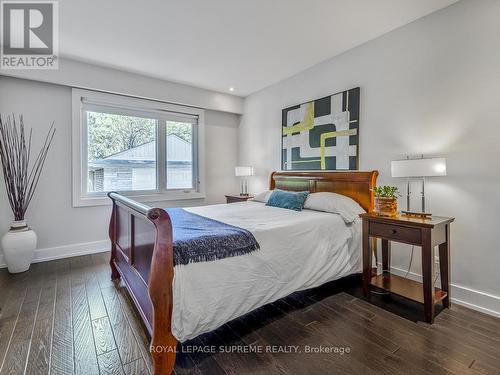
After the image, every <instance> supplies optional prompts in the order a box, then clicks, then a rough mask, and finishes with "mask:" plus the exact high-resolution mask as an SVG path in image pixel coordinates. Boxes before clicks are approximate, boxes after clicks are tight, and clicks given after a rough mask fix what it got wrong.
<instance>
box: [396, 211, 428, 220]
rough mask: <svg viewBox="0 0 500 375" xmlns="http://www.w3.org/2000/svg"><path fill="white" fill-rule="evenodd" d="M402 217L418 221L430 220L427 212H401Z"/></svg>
mask: <svg viewBox="0 0 500 375" xmlns="http://www.w3.org/2000/svg"><path fill="white" fill-rule="evenodd" d="M401 213H402V214H403V215H404V216H410V217H416V218H420V219H430V218H431V216H432V214H431V213H429V212H414V211H401Z"/></svg>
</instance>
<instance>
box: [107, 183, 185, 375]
mask: <svg viewBox="0 0 500 375" xmlns="http://www.w3.org/2000/svg"><path fill="white" fill-rule="evenodd" d="M108 196H109V198H111V200H112V201H113V211H112V214H111V221H110V225H109V237H110V240H111V260H110V266H111V278H112V280H116V281H118V280H119V279H121V281H123V282H124V284H125V286H126V287H127V289H128V291H129V295H130V297H131V298H132V300H133V302H134V304H135V306H136V308H137V310H138V312H139V314H140V315H141V318H142V320H143V322H144V324H145V326H146V329H147V330H148V332H149V334H150V336H151V346H150V353H151V357H152V360H153V366H154V369H153V372H154V374H155V375H160V374H170V373H172V371H173V368H174V365H175V352H176V347H177V340H176V338H175V337H174V336H173V335H172V329H171V321H172V307H173V295H172V281H173V276H174V263H173V248H172V224H171V222H170V217H169V216H168V213H167V212H166V211H165V210H163V209H161V208H150V207H148V206H146V205H143V204H141V203H138V202H135V201H133V200H131V199H129V198H127V197H124V196H122V195H120V194H117V193H109V194H108Z"/></svg>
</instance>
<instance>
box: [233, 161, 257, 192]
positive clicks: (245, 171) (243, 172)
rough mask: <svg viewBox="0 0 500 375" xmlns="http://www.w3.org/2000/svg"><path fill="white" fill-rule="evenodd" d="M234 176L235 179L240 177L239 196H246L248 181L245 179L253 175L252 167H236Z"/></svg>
mask: <svg viewBox="0 0 500 375" xmlns="http://www.w3.org/2000/svg"><path fill="white" fill-rule="evenodd" d="M234 175H235V176H236V177H241V180H240V195H242V196H246V195H248V179H247V177H249V176H253V175H254V168H253V167H243V166H240V167H236V168H234Z"/></svg>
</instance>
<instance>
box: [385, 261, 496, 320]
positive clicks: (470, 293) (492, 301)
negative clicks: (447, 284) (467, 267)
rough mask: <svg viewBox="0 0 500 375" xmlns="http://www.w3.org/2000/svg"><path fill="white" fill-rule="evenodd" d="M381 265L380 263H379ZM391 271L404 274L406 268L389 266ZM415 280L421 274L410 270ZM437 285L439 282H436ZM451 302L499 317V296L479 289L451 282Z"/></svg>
mask: <svg viewBox="0 0 500 375" xmlns="http://www.w3.org/2000/svg"><path fill="white" fill-rule="evenodd" d="M379 266H380V267H381V266H382V265H381V264H379ZM391 273H394V274H395V275H398V276H405V275H406V270H403V269H401V268H396V267H391ZM407 277H408V278H409V279H412V280H415V281H420V282H421V281H422V275H419V274H418V273H414V272H410V273H408V276H407ZM438 285H439V284H438ZM450 294H451V302H452V303H456V304H457V305H462V306H465V307H468V308H470V309H472V310H476V311H480V312H482V313H485V314H488V315H493V316H496V317H499V318H500V297H499V296H495V295H493V294H489V293H485V292H482V291H480V290H475V289H471V288H467V287H464V286H461V285H456V284H453V283H452V284H451V293H450Z"/></svg>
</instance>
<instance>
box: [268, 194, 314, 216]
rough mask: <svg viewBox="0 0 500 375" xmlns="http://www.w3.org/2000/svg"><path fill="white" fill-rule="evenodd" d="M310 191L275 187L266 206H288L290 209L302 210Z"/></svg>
mask: <svg viewBox="0 0 500 375" xmlns="http://www.w3.org/2000/svg"><path fill="white" fill-rule="evenodd" d="M308 195H309V192H308V191H285V190H280V189H275V190H273V192H272V193H271V196H270V197H269V199H268V201H267V203H266V206H273V207H280V208H288V209H289V210H295V211H302V207H304V203H305V202H306V198H307V196H308Z"/></svg>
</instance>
